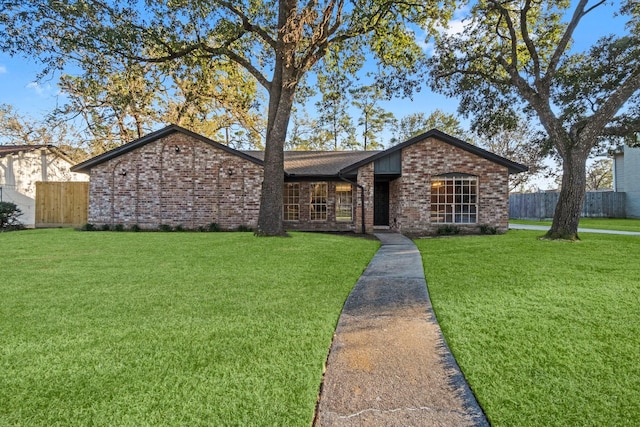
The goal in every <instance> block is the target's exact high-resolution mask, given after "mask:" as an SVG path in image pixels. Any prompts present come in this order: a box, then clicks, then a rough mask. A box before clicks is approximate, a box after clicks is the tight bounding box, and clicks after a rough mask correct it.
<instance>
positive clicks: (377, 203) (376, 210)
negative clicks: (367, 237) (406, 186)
mask: <svg viewBox="0 0 640 427" xmlns="http://www.w3.org/2000/svg"><path fill="white" fill-rule="evenodd" d="M373 226H374V227H375V226H387V227H388V226H389V181H376V182H375V184H374V187H373Z"/></svg>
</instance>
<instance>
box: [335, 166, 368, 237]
mask: <svg viewBox="0 0 640 427" xmlns="http://www.w3.org/2000/svg"><path fill="white" fill-rule="evenodd" d="M338 178H340V179H341V180H343V181H344V182H348V183H349V184H351V185H355V186H356V187H358V188H359V189H360V206H362V209H360V213H361V214H362V234H366V229H365V225H364V186H363V185H361V184H358V183H357V182H355V181H351V180H350V179H347V178H345V177H344V176H342V171H340V172H338Z"/></svg>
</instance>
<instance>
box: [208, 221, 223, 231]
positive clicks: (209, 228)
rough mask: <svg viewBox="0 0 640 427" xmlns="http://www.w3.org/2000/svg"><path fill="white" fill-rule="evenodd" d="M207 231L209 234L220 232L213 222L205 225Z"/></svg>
mask: <svg viewBox="0 0 640 427" xmlns="http://www.w3.org/2000/svg"><path fill="white" fill-rule="evenodd" d="M207 231H211V232H216V231H220V226H218V224H216V223H215V222H212V223H211V224H209V225H207Z"/></svg>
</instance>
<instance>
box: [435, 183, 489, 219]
mask: <svg viewBox="0 0 640 427" xmlns="http://www.w3.org/2000/svg"><path fill="white" fill-rule="evenodd" d="M478 188H479V187H478V177H477V176H474V175H446V176H442V175H441V176H435V177H432V179H431V207H430V210H431V222H432V223H437V224H477V223H478Z"/></svg>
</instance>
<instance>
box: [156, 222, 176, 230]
mask: <svg viewBox="0 0 640 427" xmlns="http://www.w3.org/2000/svg"><path fill="white" fill-rule="evenodd" d="M158 228H159V229H160V231H173V227H172V226H170V225H169V224H160V227H158Z"/></svg>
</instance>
